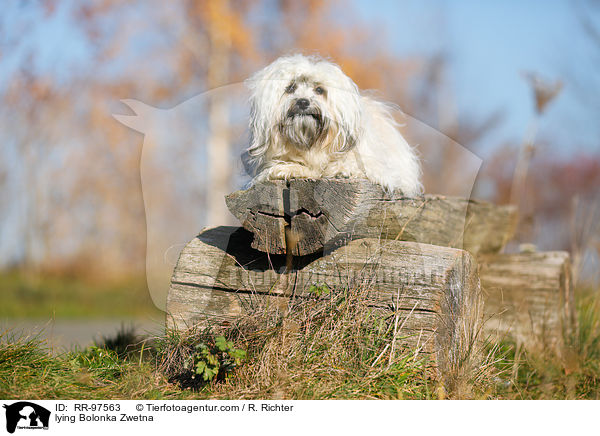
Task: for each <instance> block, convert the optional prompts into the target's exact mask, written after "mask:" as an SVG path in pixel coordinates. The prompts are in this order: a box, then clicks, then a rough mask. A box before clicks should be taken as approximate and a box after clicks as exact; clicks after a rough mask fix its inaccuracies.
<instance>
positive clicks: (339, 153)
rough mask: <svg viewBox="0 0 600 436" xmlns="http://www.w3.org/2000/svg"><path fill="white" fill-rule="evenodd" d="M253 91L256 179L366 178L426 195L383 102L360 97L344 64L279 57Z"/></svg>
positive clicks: (253, 82)
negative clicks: (345, 71) (342, 67)
mask: <svg viewBox="0 0 600 436" xmlns="http://www.w3.org/2000/svg"><path fill="white" fill-rule="evenodd" d="M246 84H247V86H248V87H249V88H250V91H251V93H252V94H251V97H250V104H251V117H250V131H251V143H250V147H249V148H248V150H247V151H248V154H249V156H250V158H251V160H252V162H253V163H254V164H255V165H256V177H255V179H254V181H262V180H272V179H285V180H288V179H292V178H320V177H345V178H367V179H369V180H371V181H372V182H375V183H379V184H380V185H382V186H383V187H384V188H385V189H387V190H390V191H393V190H394V189H400V190H401V191H402V193H403V194H404V195H407V196H415V195H418V194H419V193H421V191H422V186H421V182H420V173H421V170H420V166H419V161H418V159H417V156H416V154H415V152H414V151H413V149H412V148H411V147H410V146H409V145H408V143H407V142H406V140H405V139H404V138H403V137H402V135H401V134H400V132H399V131H398V125H397V123H396V122H395V120H394V119H393V117H392V115H391V114H390V107H389V106H388V105H386V104H384V103H381V102H379V101H376V100H373V99H372V98H370V97H367V96H364V95H361V94H360V93H359V90H358V87H357V86H356V84H354V82H353V81H352V80H351V79H350V78H349V77H348V76H346V75H345V74H344V73H343V72H342V70H341V69H340V67H338V66H337V65H335V64H332V63H330V62H327V61H325V60H323V59H321V58H318V57H307V56H303V55H293V56H287V57H281V58H279V59H277V60H276V61H275V62H273V63H272V64H271V65H269V66H268V67H266V68H264V69H263V70H261V71H259V72H257V73H256V74H254V75H253V76H252V77H250V78H249V79H248V80H247V81H246Z"/></svg>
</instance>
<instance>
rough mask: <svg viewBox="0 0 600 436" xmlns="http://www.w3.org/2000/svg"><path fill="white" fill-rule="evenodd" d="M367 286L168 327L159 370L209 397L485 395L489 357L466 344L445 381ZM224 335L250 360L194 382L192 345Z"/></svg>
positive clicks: (162, 346) (420, 396)
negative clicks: (373, 302)
mask: <svg viewBox="0 0 600 436" xmlns="http://www.w3.org/2000/svg"><path fill="white" fill-rule="evenodd" d="M368 293H369V292H368V290H367V289H366V288H358V289H353V290H348V289H346V290H344V291H342V292H338V293H335V295H332V294H327V295H326V296H325V297H323V296H321V297H317V296H315V298H311V299H295V300H293V301H292V303H291V306H290V307H289V309H288V310H265V308H264V307H261V306H260V305H256V306H255V307H254V310H253V311H252V312H251V313H250V314H248V315H247V316H244V317H242V318H240V319H238V320H237V321H236V322H235V323H234V324H232V325H229V326H227V327H225V328H222V329H220V330H213V331H209V330H200V329H191V330H188V331H186V332H176V331H175V332H170V334H169V335H168V336H167V339H166V341H163V342H162V344H161V346H160V348H161V350H162V351H161V359H160V363H159V368H160V369H161V371H163V372H164V373H166V374H167V376H168V377H169V378H170V379H171V380H172V381H176V382H178V383H179V384H180V385H181V386H183V387H185V388H192V389H197V390H198V392H199V394H200V395H201V396H205V397H210V398H235V399H242V398H243V399H253V398H273V399H371V398H382V399H396V398H413V399H435V398H473V397H477V398H482V397H485V396H486V393H485V392H486V391H489V389H488V387H487V385H485V384H486V383H488V382H489V381H490V380H491V379H492V378H493V376H492V375H491V374H492V373H493V368H492V365H491V363H490V362H491V361H492V360H490V356H485V355H483V356H477V358H475V356H474V354H475V353H480V352H481V348H480V347H478V346H476V345H475V342H476V341H475V337H474V336H473V334H472V333H469V334H470V335H471V337H470V339H469V340H471V342H470V344H469V347H468V349H465V350H464V353H463V354H462V355H461V356H459V358H458V359H456V360H455V362H454V367H453V368H450V369H449V371H448V374H451V376H450V377H447V378H446V379H445V380H443V381H442V380H440V379H439V377H438V372H437V370H436V369H435V367H434V366H433V364H432V361H431V359H430V357H431V356H428V355H427V354H424V353H422V352H420V351H419V350H409V349H406V348H404V347H403V346H402V339H403V336H402V335H403V331H402V321H401V320H399V317H398V316H395V315H394V312H393V311H381V310H376V309H373V308H372V307H370V306H369V297H368ZM216 334H223V335H225V336H226V337H227V338H228V339H230V340H232V341H234V343H235V344H236V346H237V347H239V348H243V349H245V350H247V352H248V362H247V363H246V364H245V365H243V366H242V367H240V368H239V369H238V370H237V371H236V373H235V375H234V377H231V378H229V379H228V380H227V381H225V382H223V383H213V384H208V385H202V384H201V383H199V382H198V381H197V380H194V381H192V380H191V379H190V376H191V375H192V374H191V372H190V371H189V370H187V369H186V368H185V367H184V362H185V361H186V359H188V358H189V356H190V355H191V353H192V352H193V344H196V343H198V342H202V341H204V342H206V341H207V340H208V338H210V337H211V336H214V335H216Z"/></svg>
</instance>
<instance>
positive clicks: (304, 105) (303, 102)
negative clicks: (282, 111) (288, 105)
mask: <svg viewBox="0 0 600 436" xmlns="http://www.w3.org/2000/svg"><path fill="white" fill-rule="evenodd" d="M296 106H298V108H300V109H302V110H304V109H308V107H309V106H310V101H308V99H307V98H299V99H298V100H296Z"/></svg>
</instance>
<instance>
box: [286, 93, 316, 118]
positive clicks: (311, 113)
mask: <svg viewBox="0 0 600 436" xmlns="http://www.w3.org/2000/svg"><path fill="white" fill-rule="evenodd" d="M287 116H288V118H295V117H312V118H314V119H315V121H317V123H319V124H321V112H320V111H319V110H318V109H317V108H315V107H314V106H311V104H310V101H309V100H308V99H307V98H299V99H297V100H296V101H295V103H294V104H293V105H292V106H291V107H290V109H289V110H288V112H287Z"/></svg>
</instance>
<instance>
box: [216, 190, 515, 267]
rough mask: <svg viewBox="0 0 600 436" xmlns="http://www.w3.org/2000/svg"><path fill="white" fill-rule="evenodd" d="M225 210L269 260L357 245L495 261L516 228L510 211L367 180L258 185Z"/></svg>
mask: <svg viewBox="0 0 600 436" xmlns="http://www.w3.org/2000/svg"><path fill="white" fill-rule="evenodd" d="M226 202H227V206H228V208H229V210H230V211H231V212H232V213H233V214H234V215H235V216H236V217H237V218H238V219H239V220H240V222H241V223H242V226H243V227H244V228H246V229H247V230H248V231H250V232H252V233H253V235H254V240H253V241H252V247H253V248H256V249H257V250H259V251H263V252H266V253H272V254H284V253H287V252H288V250H291V254H292V255H295V256H303V255H308V254H312V253H315V252H318V251H321V250H324V251H326V252H327V251H329V250H332V249H334V248H335V247H338V246H340V245H343V244H344V243H346V242H347V241H348V240H353V239H361V238H382V239H391V240H400V241H413V242H422V243H427V244H433V245H441V246H446V247H454V248H464V249H466V250H468V251H470V252H471V253H473V254H476V253H494V252H498V251H500V250H501V249H502V247H503V246H504V245H505V243H506V242H507V241H508V239H509V238H510V237H511V236H512V234H513V232H514V227H515V223H516V209H515V208H514V207H513V206H495V205H493V204H490V203H486V202H481V201H476V200H468V199H464V198H456V197H444V196H439V195H425V196H421V197H415V198H408V197H404V196H402V194H401V193H400V192H396V193H393V194H392V195H390V194H388V193H386V192H384V191H383V190H382V188H381V187H380V186H379V185H377V184H373V183H370V182H369V181H367V180H343V179H317V180H308V179H296V180H291V181H289V182H285V181H270V182H262V183H258V184H256V185H254V186H252V187H251V188H250V189H248V190H245V191H237V192H234V193H233V194H230V195H228V196H227V197H226ZM286 235H287V238H289V237H290V236H291V237H292V238H293V241H294V242H293V243H292V244H290V243H289V241H288V240H286Z"/></svg>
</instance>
